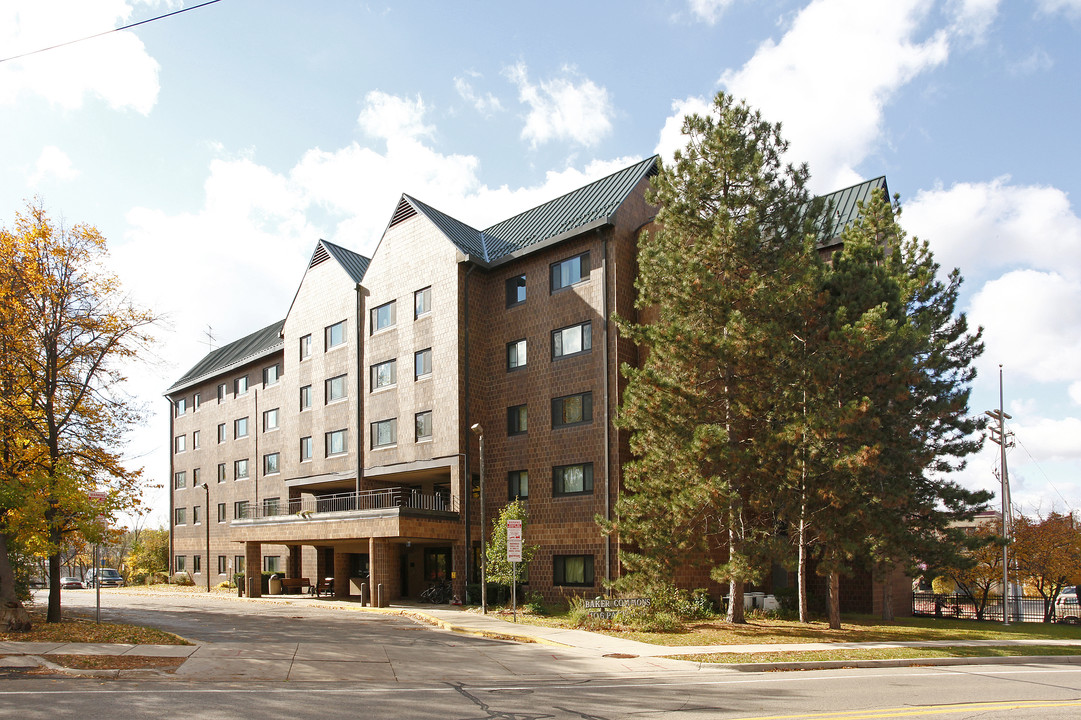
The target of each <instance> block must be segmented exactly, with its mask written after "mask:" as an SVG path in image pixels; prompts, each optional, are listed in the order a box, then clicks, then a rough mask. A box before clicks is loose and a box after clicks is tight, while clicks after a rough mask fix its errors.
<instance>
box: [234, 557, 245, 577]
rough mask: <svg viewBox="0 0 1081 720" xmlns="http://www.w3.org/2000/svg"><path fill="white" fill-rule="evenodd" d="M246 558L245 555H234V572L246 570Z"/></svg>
mask: <svg viewBox="0 0 1081 720" xmlns="http://www.w3.org/2000/svg"><path fill="white" fill-rule="evenodd" d="M244 559H245V558H244V556H243V555H234V556H233V572H238V573H242V572H244Z"/></svg>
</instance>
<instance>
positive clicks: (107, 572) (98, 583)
mask: <svg viewBox="0 0 1081 720" xmlns="http://www.w3.org/2000/svg"><path fill="white" fill-rule="evenodd" d="M86 586H87V587H90V588H92V587H124V578H123V576H121V574H120V573H118V572H117V571H116V570H114V569H113V568H90V569H89V570H87V571H86Z"/></svg>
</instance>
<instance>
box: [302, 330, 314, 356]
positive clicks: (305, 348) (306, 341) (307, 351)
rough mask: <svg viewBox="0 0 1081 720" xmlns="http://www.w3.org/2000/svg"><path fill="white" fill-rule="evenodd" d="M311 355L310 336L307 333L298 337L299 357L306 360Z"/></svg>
mask: <svg viewBox="0 0 1081 720" xmlns="http://www.w3.org/2000/svg"><path fill="white" fill-rule="evenodd" d="M311 356H312V336H311V333H308V334H307V335H305V336H304V337H302V338H300V359H301V360H307V359H308V358H310V357H311Z"/></svg>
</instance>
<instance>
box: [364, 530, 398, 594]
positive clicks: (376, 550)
mask: <svg viewBox="0 0 1081 720" xmlns="http://www.w3.org/2000/svg"><path fill="white" fill-rule="evenodd" d="M399 552H400V549H399V546H398V545H392V544H391V543H390V542H388V541H387V539H386V538H371V539H370V540H369V542H368V553H369V558H370V559H371V582H372V601H373V604H374V602H375V601H376V600H377V599H378V598H377V595H376V593H377V589H378V587H379V584H380V583H382V584H383V605H384V606H386V605H389V604H390V602H391V601H392V600H398V599H399V598H400V597H401V594H402V589H401V566H400V565H399Z"/></svg>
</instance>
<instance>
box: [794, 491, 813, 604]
mask: <svg viewBox="0 0 1081 720" xmlns="http://www.w3.org/2000/svg"><path fill="white" fill-rule="evenodd" d="M806 512H807V506H806V505H805V504H801V506H800V511H799V516H800V517H799V566H798V567H797V568H796V587H797V591H796V593H797V595H798V600H799V621H800V622H801V623H805V622H809V621H810V618H809V617H808V615H807V540H806V533H807V520H806V518H805V517H804V514H805V513H806Z"/></svg>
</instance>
